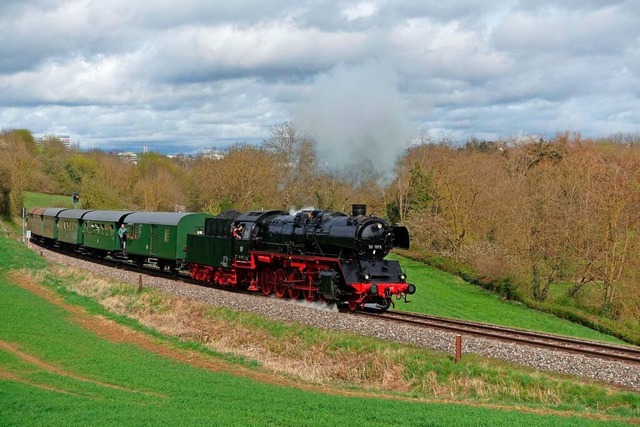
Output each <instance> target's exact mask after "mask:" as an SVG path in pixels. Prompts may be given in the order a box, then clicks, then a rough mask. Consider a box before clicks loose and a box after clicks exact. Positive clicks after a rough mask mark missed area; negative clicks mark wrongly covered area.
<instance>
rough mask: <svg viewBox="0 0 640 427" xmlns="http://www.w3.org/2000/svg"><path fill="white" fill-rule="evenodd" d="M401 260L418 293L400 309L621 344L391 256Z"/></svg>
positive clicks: (441, 272) (445, 274)
mask: <svg viewBox="0 0 640 427" xmlns="http://www.w3.org/2000/svg"><path fill="white" fill-rule="evenodd" d="M391 258H395V259H398V260H400V262H401V265H402V266H403V267H404V268H405V269H406V271H407V277H408V279H407V280H408V281H410V282H411V283H414V284H415V285H416V287H417V291H416V293H415V294H414V295H412V296H411V297H410V298H409V299H410V300H411V303H410V304H404V302H402V301H400V302H397V303H396V308H397V309H399V310H407V311H414V312H418V313H428V314H433V315H437V316H444V317H454V318H459V319H465V320H473V321H477V322H487V323H494V324H497V325H505V326H512V327H516V328H524V329H531V330H537V331H543V332H550V333H555V334H561V335H569V336H575V337H580V338H589V339H595V340H601V341H610V342H621V341H620V340H618V339H616V338H614V337H611V336H609V335H605V334H602V333H600V332H597V331H594V330H593V329H589V328H586V327H584V326H581V325H578V324H575V323H572V322H569V321H567V320H563V319H559V318H557V317H555V316H552V315H551V314H547V313H543V312H540V311H536V310H532V309H530V308H527V307H525V306H524V305H522V304H519V303H515V302H513V301H506V300H503V299H502V298H500V297H499V296H498V295H496V294H494V293H491V292H489V291H486V290H484V289H482V288H480V287H477V286H472V285H470V284H468V283H466V282H464V281H463V280H462V279H460V278H459V277H457V276H453V275H451V274H449V273H445V272H443V271H440V270H436V269H434V268H432V267H429V266H427V265H425V264H422V263H420V262H417V261H414V260H411V259H408V258H402V257H399V256H396V255H391Z"/></svg>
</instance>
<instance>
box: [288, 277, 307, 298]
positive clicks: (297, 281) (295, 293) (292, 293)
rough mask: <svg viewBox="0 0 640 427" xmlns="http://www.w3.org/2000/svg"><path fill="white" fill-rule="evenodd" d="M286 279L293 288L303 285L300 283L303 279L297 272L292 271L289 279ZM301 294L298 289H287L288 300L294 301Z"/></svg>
mask: <svg viewBox="0 0 640 427" xmlns="http://www.w3.org/2000/svg"><path fill="white" fill-rule="evenodd" d="M287 279H288V280H289V282H290V283H291V284H292V285H293V286H300V285H302V284H303V283H302V281H303V279H304V277H303V276H302V273H300V271H299V270H292V271H291V273H289V277H288V278H287ZM301 293H302V291H300V289H295V288H293V287H291V288H289V298H291V299H292V300H294V301H295V300H298V299H300V294H301Z"/></svg>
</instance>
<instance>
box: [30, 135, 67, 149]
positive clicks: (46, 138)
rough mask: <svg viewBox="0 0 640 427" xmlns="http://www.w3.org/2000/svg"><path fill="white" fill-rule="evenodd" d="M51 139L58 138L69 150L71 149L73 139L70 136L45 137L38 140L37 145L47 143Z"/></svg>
mask: <svg viewBox="0 0 640 427" xmlns="http://www.w3.org/2000/svg"><path fill="white" fill-rule="evenodd" d="M51 138H56V139H59V140H60V141H62V143H63V144H64V146H65V147H67V149H69V148H71V137H70V136H69V135H44V136H39V137H37V138H36V143H37V144H42V143H43V142H44V141H47V140H49V139H51Z"/></svg>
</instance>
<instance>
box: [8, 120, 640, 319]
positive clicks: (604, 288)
mask: <svg viewBox="0 0 640 427" xmlns="http://www.w3.org/2000/svg"><path fill="white" fill-rule="evenodd" d="M639 142H640V137H638V136H629V135H614V136H612V137H608V138H602V139H592V138H584V137H582V136H581V135H580V134H579V133H575V132H573V133H572V132H564V133H560V134H557V135H556V136H555V137H554V138H551V139H549V140H541V139H538V138H529V139H522V138H518V139H516V138H511V139H504V140H500V141H479V140H475V139H471V140H469V141H467V142H466V143H464V144H454V143H453V142H452V141H448V140H440V141H434V140H432V139H429V138H427V137H425V138H422V140H421V143H420V144H417V145H414V146H412V147H410V148H409V149H407V150H406V152H405V153H404V155H403V156H402V157H401V158H400V159H398V162H397V166H396V170H395V178H394V179H393V181H392V182H385V181H381V180H380V179H379V176H376V175H375V174H370V175H369V176H367V177H366V178H365V179H364V180H362V179H359V180H358V183H357V184H354V182H353V181H351V180H349V179H348V177H346V176H341V175H338V174H336V173H330V172H327V171H326V170H323V169H322V168H321V167H320V166H319V161H318V157H317V150H316V148H317V147H316V143H315V141H314V140H313V138H312V137H311V136H309V135H304V134H300V133H299V132H298V131H297V130H296V129H295V127H294V126H293V125H292V124H291V123H289V122H285V123H281V124H278V125H276V126H274V127H273V128H272V129H271V131H270V134H269V136H268V138H266V139H265V140H264V141H263V143H262V144H259V145H248V144H236V145H233V146H231V147H230V148H229V149H227V150H226V151H225V152H224V156H222V157H220V158H218V157H211V156H206V155H196V156H178V157H175V158H168V157H166V156H163V155H161V154H158V153H154V152H151V153H146V154H141V155H140V156H139V160H138V162H137V164H132V163H130V162H128V161H126V160H124V159H122V158H119V157H117V156H114V155H110V154H108V153H104V152H102V151H99V150H94V151H90V152H80V151H78V150H74V149H68V148H66V147H65V146H64V144H62V142H61V141H59V140H57V139H56V138H49V139H47V140H45V141H43V142H42V143H41V144H36V143H35V141H34V138H33V136H32V135H31V133H30V132H29V131H26V130H11V131H3V132H2V133H1V134H0V149H1V150H2V151H3V152H4V153H5V154H6V155H5V156H3V157H1V158H0V211H1V212H2V214H3V215H4V216H8V215H10V214H14V215H15V214H16V213H17V212H18V211H19V210H20V208H21V206H22V201H21V197H22V194H23V192H24V191H29V190H31V191H41V192H48V193H53V194H71V193H73V192H75V191H78V192H80V194H81V202H82V207H83V208H87V209H92V208H95V209H135V210H148V211H156V210H157V211H163V210H166V211H174V210H176V209H186V210H190V211H204V212H209V213H212V214H216V213H219V212H221V211H224V210H228V209H235V210H239V211H243V210H249V209H263V208H264V209H283V210H289V209H291V208H302V207H315V208H317V209H328V210H337V211H342V212H348V211H349V210H350V206H351V204H352V203H366V204H367V205H368V211H369V212H371V213H376V214H378V215H381V216H386V217H387V218H388V219H389V220H390V221H392V222H397V223H402V224H404V225H406V226H407V227H408V228H409V231H410V233H411V237H412V245H413V249H412V253H413V255H415V256H418V257H423V258H428V259H431V260H434V259H436V260H445V261H440V262H443V263H445V264H446V263H449V264H450V265H462V266H464V268H468V269H470V270H472V271H473V275H474V277H476V278H480V280H482V281H486V282H487V283H492V284H497V283H498V284H503V285H504V286H502V287H501V288H500V290H501V291H502V292H504V293H505V295H506V296H507V297H513V298H523V299H527V298H529V299H532V300H533V301H538V302H544V301H545V300H547V299H548V298H549V296H550V292H552V290H553V289H554V288H556V287H558V286H560V285H561V286H562V289H564V292H565V294H566V298H567V299H569V300H571V302H572V304H574V305H577V306H580V307H582V308H585V309H587V310H589V311H591V312H594V313H597V314H599V315H604V316H607V317H609V318H611V319H616V320H617V321H620V322H627V323H629V325H630V327H633V328H639V327H640V325H639V324H638V319H640V285H639V284H638V283H639V280H638V279H639V278H638V274H640V257H639V256H638V255H637V254H638V249H639V248H640V233H639V232H638V231H639V229H640V227H639V226H640V144H639ZM360 178H361V177H360Z"/></svg>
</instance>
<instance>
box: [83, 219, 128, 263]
mask: <svg viewBox="0 0 640 427" xmlns="http://www.w3.org/2000/svg"><path fill="white" fill-rule="evenodd" d="M131 213H133V211H92V212H89V213H87V214H86V215H85V216H84V218H83V220H84V229H85V231H84V246H85V247H87V248H91V249H94V250H95V251H97V252H98V253H103V254H107V253H113V252H118V251H121V250H122V246H121V244H120V236H118V229H119V228H120V226H121V225H122V224H123V222H124V219H125V217H126V216H127V215H129V214H131Z"/></svg>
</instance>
